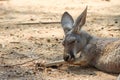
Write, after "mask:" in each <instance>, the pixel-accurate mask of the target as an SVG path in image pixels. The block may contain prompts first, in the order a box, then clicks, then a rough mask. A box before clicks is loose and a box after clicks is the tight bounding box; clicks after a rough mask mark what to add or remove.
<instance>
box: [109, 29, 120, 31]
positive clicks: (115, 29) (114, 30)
mask: <svg viewBox="0 0 120 80" xmlns="http://www.w3.org/2000/svg"><path fill="white" fill-rule="evenodd" d="M108 31H120V29H109V30H108Z"/></svg>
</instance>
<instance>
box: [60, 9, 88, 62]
mask: <svg viewBox="0 0 120 80" xmlns="http://www.w3.org/2000/svg"><path fill="white" fill-rule="evenodd" d="M86 15H87V7H86V9H85V10H84V11H83V12H82V13H81V15H80V16H78V18H77V19H76V21H75V22H74V20H73V18H72V16H71V15H70V14H69V13H68V12H64V14H63V15H62V19H61V24H62V28H63V30H64V33H65V38H64V40H63V46H64V55H63V59H64V60H65V61H72V60H74V59H75V56H76V54H77V53H79V52H80V51H81V50H82V49H83V48H84V47H85V45H86V44H87V39H86V37H87V36H86V33H84V32H83V31H81V28H82V26H83V25H84V24H85V22H86Z"/></svg>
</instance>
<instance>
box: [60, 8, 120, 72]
mask: <svg viewBox="0 0 120 80" xmlns="http://www.w3.org/2000/svg"><path fill="white" fill-rule="evenodd" d="M86 16H87V7H86V9H85V10H84V11H83V12H82V13H81V15H80V16H78V18H77V19H76V20H75V21H74V20H73V18H72V16H71V15H70V14H69V13H68V12H64V14H63V15H62V18H61V25H62V28H63V30H64V33H65V38H64V40H63V42H62V44H63V46H64V54H63V59H64V61H66V62H67V63H70V64H74V65H80V66H88V65H89V66H94V67H96V68H97V69H99V70H101V71H104V72H108V73H118V74H119V73H120V39H119V38H100V37H95V36H92V35H90V34H89V33H87V32H86V31H83V30H81V28H82V26H83V25H84V24H85V22H86ZM78 55H79V56H78Z"/></svg>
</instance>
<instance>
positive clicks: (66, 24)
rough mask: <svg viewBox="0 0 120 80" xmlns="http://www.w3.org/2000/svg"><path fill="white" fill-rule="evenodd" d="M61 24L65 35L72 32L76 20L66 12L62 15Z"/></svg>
mask: <svg viewBox="0 0 120 80" xmlns="http://www.w3.org/2000/svg"><path fill="white" fill-rule="evenodd" d="M61 24H62V27H63V30H64V32H65V34H66V33H67V32H68V31H70V30H72V28H73V24H74V20H73V18H72V16H71V15H70V14H69V13H68V12H64V14H63V15H62V19H61Z"/></svg>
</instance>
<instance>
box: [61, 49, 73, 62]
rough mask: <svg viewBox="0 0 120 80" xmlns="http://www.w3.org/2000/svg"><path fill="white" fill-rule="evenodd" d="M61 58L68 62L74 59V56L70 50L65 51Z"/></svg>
mask: <svg viewBox="0 0 120 80" xmlns="http://www.w3.org/2000/svg"><path fill="white" fill-rule="evenodd" d="M63 59H64V60H65V61H67V62H70V61H73V60H74V59H75V56H74V54H73V52H72V51H70V52H69V53H66V54H65V55H64V56H63Z"/></svg>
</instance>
